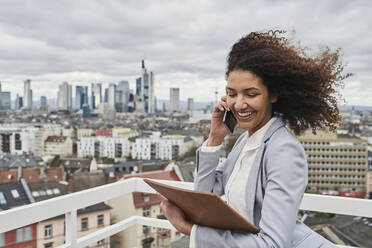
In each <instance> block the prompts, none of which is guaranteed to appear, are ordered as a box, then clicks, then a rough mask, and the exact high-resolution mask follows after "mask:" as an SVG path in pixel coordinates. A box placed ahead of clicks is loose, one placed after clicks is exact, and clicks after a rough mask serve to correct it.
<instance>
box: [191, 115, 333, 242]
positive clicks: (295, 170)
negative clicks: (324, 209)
mask: <svg viewBox="0 0 372 248" xmlns="http://www.w3.org/2000/svg"><path fill="white" fill-rule="evenodd" d="M242 138H243V135H242V136H240V137H239V139H238V140H237V141H236V143H235V145H234V147H233V149H232V151H231V152H230V154H229V155H228V157H227V159H226V160H225V161H224V162H222V163H221V164H218V159H219V157H220V154H221V151H217V152H202V151H201V150H200V149H199V150H198V151H197V176H196V178H195V190H200V191H208V192H214V193H216V194H218V195H223V194H224V189H225V186H226V183H227V181H228V179H229V177H230V175H231V173H232V171H233V168H234V165H235V162H236V160H237V159H238V157H239V154H240V152H241V149H242V146H240V145H238V144H239V143H240V142H241V140H242ZM217 164H218V165H217ZM307 173H308V169H307V162H306V157H305V152H304V149H303V147H302V145H301V144H300V142H299V141H298V140H297V138H296V137H295V136H294V135H293V134H292V133H291V132H290V131H289V130H288V129H287V128H286V127H285V124H284V123H283V121H282V119H281V118H278V119H277V120H275V121H274V122H273V123H272V124H271V126H270V127H269V129H268V130H267V132H266V134H265V135H264V140H263V143H262V145H261V146H260V147H259V149H258V152H257V155H256V157H255V160H254V163H253V165H252V168H251V171H250V174H249V177H248V182H247V185H242V190H245V192H246V196H245V201H246V206H247V208H248V213H249V214H250V216H249V218H250V221H251V222H253V223H254V224H255V225H256V226H258V227H259V228H260V232H259V233H258V234H249V233H240V232H233V231H230V230H222V229H215V228H210V227H205V226H196V231H195V247H196V248H206V247H248V248H256V247H262V248H263V247H270V248H274V247H275V248H279V247H280V248H291V247H296V248H317V247H322V248H336V246H335V245H334V244H332V243H331V242H329V241H327V240H326V239H325V238H323V237H322V236H320V235H318V234H317V233H315V232H314V231H312V230H311V229H310V228H308V227H307V226H306V225H305V224H303V223H302V222H300V221H299V220H298V219H297V214H298V210H299V206H300V203H301V200H302V197H303V194H304V192H305V188H306V185H307Z"/></svg>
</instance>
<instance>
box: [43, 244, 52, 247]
mask: <svg viewBox="0 0 372 248" xmlns="http://www.w3.org/2000/svg"><path fill="white" fill-rule="evenodd" d="M52 247H53V243H47V244H44V248H52Z"/></svg>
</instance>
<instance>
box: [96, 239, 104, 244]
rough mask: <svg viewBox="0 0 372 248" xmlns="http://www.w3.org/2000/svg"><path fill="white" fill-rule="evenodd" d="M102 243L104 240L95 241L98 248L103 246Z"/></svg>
mask: <svg viewBox="0 0 372 248" xmlns="http://www.w3.org/2000/svg"><path fill="white" fill-rule="evenodd" d="M104 243H105V240H104V239H101V240H99V241H97V245H98V246H101V245H103V244H104Z"/></svg>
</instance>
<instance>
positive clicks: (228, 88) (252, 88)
mask: <svg viewBox="0 0 372 248" xmlns="http://www.w3.org/2000/svg"><path fill="white" fill-rule="evenodd" d="M226 89H227V90H235V89H233V88H230V87H226ZM249 90H258V89H257V88H255V87H250V88H247V89H244V91H249Z"/></svg>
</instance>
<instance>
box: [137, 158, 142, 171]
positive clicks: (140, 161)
mask: <svg viewBox="0 0 372 248" xmlns="http://www.w3.org/2000/svg"><path fill="white" fill-rule="evenodd" d="M142 166H143V165H142V160H138V162H137V170H138V173H141V172H142Z"/></svg>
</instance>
